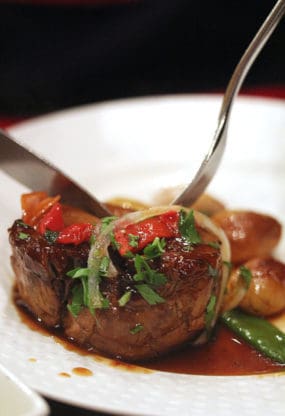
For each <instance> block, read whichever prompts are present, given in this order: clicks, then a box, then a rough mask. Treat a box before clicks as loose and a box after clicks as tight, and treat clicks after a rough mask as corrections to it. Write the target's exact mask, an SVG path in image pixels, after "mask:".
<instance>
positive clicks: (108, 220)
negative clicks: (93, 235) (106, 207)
mask: <svg viewBox="0 0 285 416" xmlns="http://www.w3.org/2000/svg"><path fill="white" fill-rule="evenodd" d="M116 219H117V217H116V216H114V215H113V216H110V217H104V218H102V219H101V224H102V225H101V231H105V230H106V228H107V227H108V225H109V224H111V222H113V221H115V220H116Z"/></svg>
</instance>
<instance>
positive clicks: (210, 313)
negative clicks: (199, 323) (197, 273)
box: [205, 295, 217, 331]
mask: <svg viewBox="0 0 285 416" xmlns="http://www.w3.org/2000/svg"><path fill="white" fill-rule="evenodd" d="M216 302H217V298H216V296H215V295H212V296H211V297H210V300H209V302H208V305H207V308H206V316H205V321H206V329H207V331H209V330H210V328H211V323H212V321H213V319H214V316H215V306H216Z"/></svg>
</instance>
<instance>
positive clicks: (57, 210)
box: [37, 202, 64, 234]
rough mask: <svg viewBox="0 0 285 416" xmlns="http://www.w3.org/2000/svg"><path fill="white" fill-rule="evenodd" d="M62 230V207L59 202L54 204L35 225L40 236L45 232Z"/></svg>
mask: <svg viewBox="0 0 285 416" xmlns="http://www.w3.org/2000/svg"><path fill="white" fill-rule="evenodd" d="M63 228H64V222H63V215H62V207H61V204H60V203H59V202H57V203H56V204H54V205H53V206H52V207H51V209H50V210H49V211H48V212H47V213H46V214H45V215H44V216H43V218H42V219H41V220H40V222H39V223H38V225H37V229H38V231H39V233H40V234H44V233H45V232H46V230H50V231H60V230H62V229H63Z"/></svg>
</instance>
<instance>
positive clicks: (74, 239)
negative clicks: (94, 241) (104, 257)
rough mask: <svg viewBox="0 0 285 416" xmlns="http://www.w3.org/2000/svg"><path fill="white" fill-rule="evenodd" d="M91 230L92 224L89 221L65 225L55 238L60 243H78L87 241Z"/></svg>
mask: <svg viewBox="0 0 285 416" xmlns="http://www.w3.org/2000/svg"><path fill="white" fill-rule="evenodd" d="M92 230H93V225H92V224H89V223H78V224H72V225H69V226H68V227H65V228H64V229H63V230H62V231H60V233H59V234H58V237H57V239H56V242H57V243H61V244H75V245H76V246H77V245H78V244H81V243H83V242H84V241H89V240H90V237H91V234H92Z"/></svg>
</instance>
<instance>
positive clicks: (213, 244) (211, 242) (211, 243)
mask: <svg viewBox="0 0 285 416" xmlns="http://www.w3.org/2000/svg"><path fill="white" fill-rule="evenodd" d="M207 244H208V246H210V247H213V248H215V249H217V250H219V248H220V247H221V243H219V242H218V241H210V242H209V243H207Z"/></svg>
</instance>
